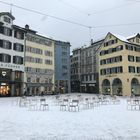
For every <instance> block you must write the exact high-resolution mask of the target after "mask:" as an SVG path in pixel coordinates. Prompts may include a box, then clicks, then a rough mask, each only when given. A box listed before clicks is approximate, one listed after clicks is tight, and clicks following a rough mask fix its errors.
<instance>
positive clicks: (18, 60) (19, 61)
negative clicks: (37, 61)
mask: <svg viewBox="0 0 140 140" xmlns="http://www.w3.org/2000/svg"><path fill="white" fill-rule="evenodd" d="M13 63H15V64H23V57H21V56H13Z"/></svg>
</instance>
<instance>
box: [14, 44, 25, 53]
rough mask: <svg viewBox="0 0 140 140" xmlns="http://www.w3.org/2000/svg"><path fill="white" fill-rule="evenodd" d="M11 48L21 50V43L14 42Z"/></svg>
mask: <svg viewBox="0 0 140 140" xmlns="http://www.w3.org/2000/svg"><path fill="white" fill-rule="evenodd" d="M13 50H15V51H18V52H23V45H22V44H19V43H14V48H13Z"/></svg>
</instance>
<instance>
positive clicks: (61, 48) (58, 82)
mask: <svg viewBox="0 0 140 140" xmlns="http://www.w3.org/2000/svg"><path fill="white" fill-rule="evenodd" d="M70 46H71V45H70V43H69V42H63V41H57V40H55V92H57V93H58V92H59V93H69V92H70Z"/></svg>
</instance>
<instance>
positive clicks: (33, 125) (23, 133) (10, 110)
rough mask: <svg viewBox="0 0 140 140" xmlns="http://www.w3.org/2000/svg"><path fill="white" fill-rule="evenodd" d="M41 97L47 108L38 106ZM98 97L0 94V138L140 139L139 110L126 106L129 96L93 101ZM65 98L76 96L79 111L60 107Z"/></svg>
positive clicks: (83, 95)
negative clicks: (10, 95) (5, 95)
mask: <svg viewBox="0 0 140 140" xmlns="http://www.w3.org/2000/svg"><path fill="white" fill-rule="evenodd" d="M42 98H45V99H46V104H47V105H48V106H49V107H48V108H44V109H41V108H40V99H42ZM98 98H99V97H98V96H96V95H91V94H81V95H79V94H67V95H61V96H58V95H57V96H45V97H25V98H20V97H10V98H0V140H140V110H139V109H136V110H135V109H134V110H133V109H132V110H131V109H127V107H129V106H128V103H127V100H128V99H129V98H125V97H117V98H116V99H115V100H116V103H115V102H114V99H113V98H111V97H109V96H106V97H104V98H103V100H104V101H106V102H102V103H101V102H96V101H99V99H100V98H99V99H98ZM64 99H68V100H69V103H70V102H71V101H72V100H73V99H74V100H78V101H79V103H78V106H79V111H78V110H73V111H70V110H69V107H68V106H65V105H64V106H63V107H64V108H63V109H61V110H60V106H61V105H62V104H63V102H62V101H63V100H64ZM92 100H94V104H93V101H92ZM33 101H36V104H33ZM31 102H32V103H31ZM87 103H89V104H87ZM88 105H89V106H88ZM34 107H35V108H34ZM65 107H66V108H65ZM65 109H66V110H65Z"/></svg>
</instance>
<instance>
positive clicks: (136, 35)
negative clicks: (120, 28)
mask: <svg viewBox="0 0 140 140" xmlns="http://www.w3.org/2000/svg"><path fill="white" fill-rule="evenodd" d="M134 37H140V34H139V33H137V34H136V33H135V34H133V35H131V36H128V37H127V39H132V38H134Z"/></svg>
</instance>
